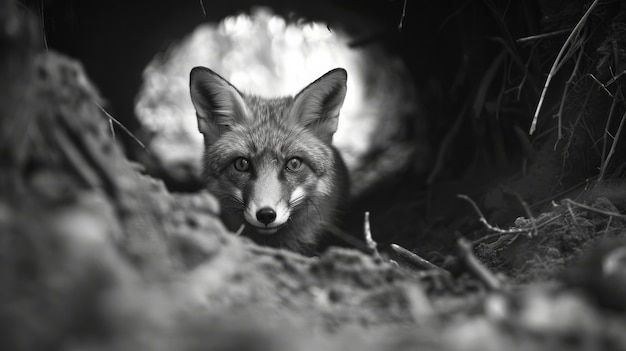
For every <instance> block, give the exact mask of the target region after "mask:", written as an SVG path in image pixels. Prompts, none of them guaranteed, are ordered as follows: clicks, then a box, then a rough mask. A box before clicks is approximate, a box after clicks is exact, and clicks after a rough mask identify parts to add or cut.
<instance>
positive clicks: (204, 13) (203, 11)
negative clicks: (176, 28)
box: [200, 0, 206, 19]
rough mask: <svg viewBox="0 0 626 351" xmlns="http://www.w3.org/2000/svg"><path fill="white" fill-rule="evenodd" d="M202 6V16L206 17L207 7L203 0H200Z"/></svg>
mask: <svg viewBox="0 0 626 351" xmlns="http://www.w3.org/2000/svg"><path fill="white" fill-rule="evenodd" d="M200 8H201V9H202V18H204V19H206V9H205V8H204V1H203V0H200Z"/></svg>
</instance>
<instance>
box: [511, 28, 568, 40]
mask: <svg viewBox="0 0 626 351" xmlns="http://www.w3.org/2000/svg"><path fill="white" fill-rule="evenodd" d="M570 30H572V29H571V28H568V29H561V30H557V31H554V32H550V33H543V34H537V35H531V36H528V37H523V38H519V39H517V40H516V42H518V43H526V42H529V41H535V40H539V39H545V38H549V37H553V36H557V35H562V34H565V33H567V32H569V31H570Z"/></svg>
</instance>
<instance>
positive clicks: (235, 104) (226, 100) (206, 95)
mask: <svg viewBox="0 0 626 351" xmlns="http://www.w3.org/2000/svg"><path fill="white" fill-rule="evenodd" d="M189 88H190V91H191V102H192V103H193V106H194V108H195V109H196V116H197V117H198V130H199V131H200V133H202V134H204V137H205V140H207V141H214V140H215V139H217V138H218V137H219V136H220V135H221V134H222V133H223V132H224V131H225V130H227V129H228V128H230V127H232V126H233V125H235V124H239V123H242V122H244V121H245V120H246V119H247V118H248V117H247V116H248V108H247V106H246V103H245V102H244V100H243V97H242V95H241V93H240V92H239V90H237V88H235V87H234V86H233V85H232V84H230V83H229V82H228V81H227V80H226V79H224V78H222V77H221V76H220V75H219V74H217V73H215V72H213V71H211V70H210V69H208V68H206V67H194V68H193V69H192V70H191V74H190V76H189Z"/></svg>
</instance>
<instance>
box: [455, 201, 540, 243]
mask: <svg viewBox="0 0 626 351" xmlns="http://www.w3.org/2000/svg"><path fill="white" fill-rule="evenodd" d="M457 197H458V198H461V199H463V200H465V201H467V202H469V203H470V205H472V207H473V208H474V210H475V211H476V213H478V216H479V217H480V218H479V219H478V220H479V221H480V223H482V224H483V225H485V227H487V229H489V230H491V231H494V232H498V233H500V234H515V233H525V232H528V229H526V228H522V229H520V228H514V229H501V228H498V227H495V226H492V225H491V224H489V222H487V219H486V218H485V216H484V215H483V213H482V211H481V210H480V208H478V205H476V203H475V202H474V200H472V199H470V198H469V196H467V195H463V194H458V195H457Z"/></svg>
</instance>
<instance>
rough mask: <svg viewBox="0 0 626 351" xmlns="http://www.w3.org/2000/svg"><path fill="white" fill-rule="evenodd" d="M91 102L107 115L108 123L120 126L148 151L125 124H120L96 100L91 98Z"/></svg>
mask: <svg viewBox="0 0 626 351" xmlns="http://www.w3.org/2000/svg"><path fill="white" fill-rule="evenodd" d="M92 101H93V103H94V104H95V105H96V106H98V108H99V109H100V110H101V111H102V112H104V114H105V115H107V117H109V123H110V122H111V121H113V122H115V124H117V125H118V126H119V127H120V128H122V130H123V131H124V132H125V133H126V134H128V136H130V137H131V138H132V139H133V140H134V141H135V142H136V143H137V144H139V146H141V147H142V148H143V149H144V150H146V151H148V152H150V150H148V149H146V145H144V144H143V143H142V142H141V140H139V139H137V137H136V136H135V135H133V133H131V132H130V130H128V128H126V126H124V125H123V124H122V122H120V121H118V120H117V119H115V117H113V116H111V114H110V113H108V112H107V110H105V109H104V107H102V106H101V105H100V104H99V103H98V102H97V101H96V100H94V99H92Z"/></svg>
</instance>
